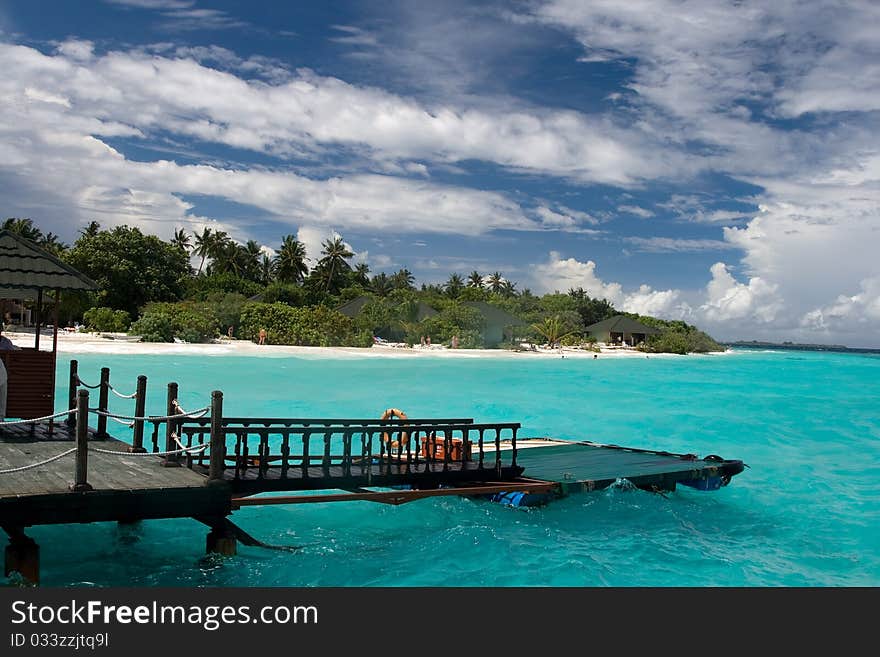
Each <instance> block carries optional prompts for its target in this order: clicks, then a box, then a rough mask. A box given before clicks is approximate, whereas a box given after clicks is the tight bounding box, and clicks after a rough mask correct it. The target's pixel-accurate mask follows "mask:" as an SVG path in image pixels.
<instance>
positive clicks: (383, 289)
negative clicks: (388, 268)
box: [370, 271, 394, 297]
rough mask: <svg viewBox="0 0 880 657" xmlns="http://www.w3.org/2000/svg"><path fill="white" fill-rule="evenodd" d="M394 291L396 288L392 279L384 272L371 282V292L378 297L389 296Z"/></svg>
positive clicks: (374, 277)
mask: <svg viewBox="0 0 880 657" xmlns="http://www.w3.org/2000/svg"><path fill="white" fill-rule="evenodd" d="M393 289H394V286H393V285H392V284H391V279H390V278H388V274H386V273H385V272H384V271H383V272H379V273H378V274H376V275H375V276H373V279H372V280H371V281H370V291H371V292H372V293H373V294H375V295H376V296H377V297H384V296H387V295H388V293H389V292H391V290H393Z"/></svg>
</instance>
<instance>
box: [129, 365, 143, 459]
mask: <svg viewBox="0 0 880 657" xmlns="http://www.w3.org/2000/svg"><path fill="white" fill-rule="evenodd" d="M146 408H147V377H145V376H144V375H143V374H141V375H140V376H139V377H138V382H137V392H136V393H135V398H134V416H135V417H144V413H145V412H146ZM130 451H131V452H136V453H143V452H146V451H147V450H146V449H144V421H143V420H135V421H134V431H133V432H132V437H131V450H130Z"/></svg>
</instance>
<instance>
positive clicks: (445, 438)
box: [0, 360, 743, 582]
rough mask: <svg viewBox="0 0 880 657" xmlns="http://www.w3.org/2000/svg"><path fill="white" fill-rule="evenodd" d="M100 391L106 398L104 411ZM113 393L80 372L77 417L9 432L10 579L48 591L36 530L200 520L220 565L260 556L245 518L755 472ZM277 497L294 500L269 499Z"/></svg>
mask: <svg viewBox="0 0 880 657" xmlns="http://www.w3.org/2000/svg"><path fill="white" fill-rule="evenodd" d="M88 388H97V389H98V405H97V407H96V408H90V406H89V390H88ZM113 390H114V389H113V386H112V385H111V384H110V373H109V370H108V369H107V368H103V369H102V370H101V376H100V382H99V383H98V384H97V385H95V386H85V385H84V383H83V382H82V381H81V380H80V378H79V374H78V372H77V362H76V361H75V360H74V361H72V362H71V374H70V392H69V400H68V401H69V403H70V404H71V405H70V406H69V407H68V409H69V410H68V411H65V412H64V413H59V414H56V415H55V416H53V417H52V418H50V419H34V420H32V421H31V420H28V421H23V422H13V423H4V424H0V526H2V528H3V529H4V530H5V531H6V533H7V534H8V536H9V540H10V543H9V545H8V546H7V549H6V561H5V573H6V575H7V576H8V575H9V574H10V573H11V572H13V571H17V572H19V573H21V574H22V575H23V576H24V577H25V579H27V580H29V581H31V582H38V581H39V547H38V546H37V545H36V544H35V543H34V542H33V541H32V540H31V539H30V538H29V537H27V535H26V534H25V530H26V528H27V527H30V526H34V525H43V524H58V523H82V522H102V521H104V522H106V521H118V522H135V521H138V520H142V519H155V518H181V517H191V518H194V519H196V520H198V521H199V522H202V523H204V524H205V525H207V526H208V527H210V532H209V534H208V536H207V541H206V548H207V550H208V551H209V552H219V553H222V554H234V553H235V550H236V543H237V541H243V542H245V543H246V544H250V545H261V543H260V542H259V541H258V540H256V539H254V538H253V537H251V536H249V535H248V534H247V533H246V532H245V531H243V530H242V529H240V528H238V527H236V526H235V525H234V524H233V523H232V522H230V520H229V518H228V516H229V515H230V514H231V513H233V512H234V511H235V510H236V509H239V508H241V507H244V506H256V505H271V504H303V503H312V502H335V501H350V500H370V501H375V502H382V503H386V504H402V503H404V502H410V501H413V500H417V499H423V498H426V497H434V496H440V495H461V496H471V497H481V498H494V499H496V500H498V501H506V499H507V498H505V497H504V496H505V495H510V494H516V495H518V496H519V497H518V498H517V499H518V500H522V499H526V500H527V502H525V503H546V502H547V501H549V500H552V499H553V498H556V497H560V496H564V495H567V494H570V493H572V492H577V491H588V490H598V489H601V488H604V487H606V486H608V485H611V484H612V483H614V482H615V481H616V480H619V479H621V478H624V479H627V480H629V481H630V482H632V483H633V485H635V486H638V487H640V488H644V489H645V490H653V491H670V490H675V487H676V485H677V484H679V483H683V484H686V485H690V486H694V487H697V488H700V487H702V488H704V489H709V490H711V489H713V486H715V487H718V486H720V485H726V484H727V483H728V482H729V480H730V478H731V477H732V476H733V475H735V474H737V473H738V472H740V471H742V468H743V464H742V462H741V461H728V460H721V459H719V458H718V457H706V458H705V459H698V458H697V457H696V456H695V455H693V454H670V453H668V452H653V451H649V450H639V449H631V448H623V447H618V446H616V445H614V446H609V445H597V444H595V443H588V442H580V443H574V442H566V441H559V440H552V439H521V438H518V436H517V433H518V431H519V429H520V425H519V424H518V423H488V424H480V423H475V422H474V420H473V419H472V418H445V419H444V418H440V419H437V418H432V419H418V418H415V419H411V418H407V419H405V420H401V419H389V420H377V419H374V418H362V419H346V418H239V417H224V416H223V394H222V392H220V391H214V392H213V393H212V394H211V402H210V405H209V406H207V407H205V408H203V409H198V411H193V412H186V411H184V410H183V409H182V408H181V407H180V405H179V404H178V402H177V396H178V389H177V384H176V383H170V384H168V386H167V392H166V399H167V403H166V408H167V413H166V415H164V416H146V415H145V414H144V407H145V394H146V378H145V377H138V382H137V389H136V392H135V393H133V394H132V395H121V394H119V393H118V391H117V394H118V396H120V397H127V398H133V400H134V404H135V412H134V415H133V416H123V415H114V414H111V413H110V412H109V411H108V410H107V408H108V398H109V393H110V392H111V391H113ZM90 417H94V418H95V420H96V421H95V423H94V426H92V425H90V423H89V419H90ZM108 418H115V419H116V420H117V421H120V422H126V421H129V420H130V421H131V425H130V426H132V429H133V431H132V435H133V438H132V441H131V443H128V442H124V441H121V440H118V439H116V438H113V437H112V436H111V435H110V434H109V432H108V430H107V420H108ZM266 492H273V493H279V492H289V493H295V494H293V495H285V496H280V495H273V496H258V494H259V493H266ZM499 496H500V497H499Z"/></svg>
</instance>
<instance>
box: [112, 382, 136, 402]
mask: <svg viewBox="0 0 880 657" xmlns="http://www.w3.org/2000/svg"><path fill="white" fill-rule="evenodd" d="M107 387H108V388H110V392H112V393H113V394H114V395H116V396H117V397H119V398H120V399H134V398H135V397H137V391H135V392H133V393H131V394H130V395H123V394H122V393H121V392H116V388H114V387H113V386H111V385H108V386H107Z"/></svg>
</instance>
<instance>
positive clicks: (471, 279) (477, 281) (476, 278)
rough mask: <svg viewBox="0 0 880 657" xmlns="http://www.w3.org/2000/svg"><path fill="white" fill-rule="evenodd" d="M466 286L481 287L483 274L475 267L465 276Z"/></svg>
mask: <svg viewBox="0 0 880 657" xmlns="http://www.w3.org/2000/svg"><path fill="white" fill-rule="evenodd" d="M467 286H468V287H483V276H482V275H481V274H480V272H478V271H477V270H476V269H475V270H474V271H472V272H471V273H470V275H469V276H468V278H467Z"/></svg>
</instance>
